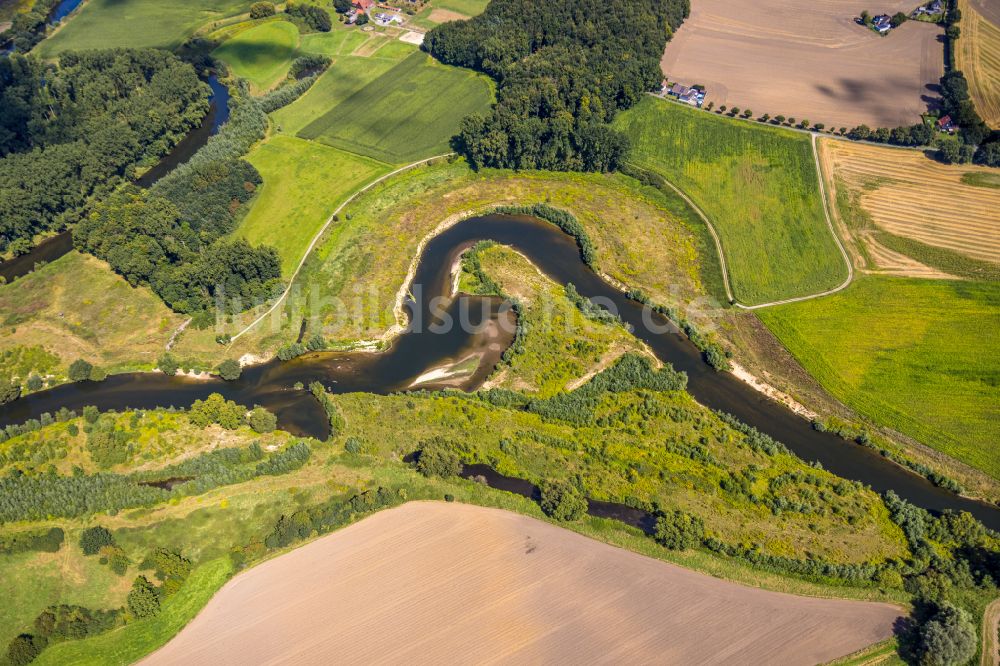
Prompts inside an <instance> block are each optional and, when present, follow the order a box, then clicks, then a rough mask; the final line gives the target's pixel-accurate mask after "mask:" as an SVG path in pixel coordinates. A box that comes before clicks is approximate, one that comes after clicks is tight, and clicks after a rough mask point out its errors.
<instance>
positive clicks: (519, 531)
mask: <svg viewBox="0 0 1000 666" xmlns="http://www.w3.org/2000/svg"><path fill="white" fill-rule="evenodd" d="M898 615H899V609H897V608H895V607H893V606H890V605H887V604H877V603H868V602H855V601H845V600H827V599H815V598H807V597H796V596H793V595H787V594H780V593H776V592H768V591H764V590H759V589H755V588H748V587H742V586H740V585H737V584H734V583H729V582H725V581H722V580H719V579H715V578H712V577H710V576H706V575H704V574H700V573H695V572H692V571H688V570H686V569H683V568H680V567H677V566H674V565H670V564H666V563H664V562H660V561H657V560H653V559H650V558H647V557H644V556H641V555H638V554H635V553H631V552H628V551H625V550H621V549H618V548H614V547H612V546H609V545H606V544H602V543H600V542H597V541H592V540H590V539H588V538H586V537H583V536H581V535H579V534H576V533H574V532H571V531H568V530H563V529H560V528H559V527H556V526H554V525H550V524H548V523H543V522H540V521H537V520H534V519H531V518H527V517H524V516H521V515H518V514H514V513H508V512H505V511H501V510H498V509H485V508H481V507H476V506H471V505H463V504H446V503H438V502H415V503H410V504H406V505H404V506H402V507H399V508H396V509H392V510H390V511H385V512H382V513H379V514H377V515H375V516H372V517H370V518H367V519H365V520H363V521H361V522H359V523H356V524H355V525H352V526H350V527H348V528H346V529H344V530H342V531H341V532H339V533H336V534H333V535H330V536H327V537H324V538H322V539H319V540H317V541H314V542H313V543H311V544H309V545H306V546H303V547H302V548H299V549H297V550H294V551H292V552H290V553H288V554H286V555H282V556H280V557H278V558H276V559H274V560H271V561H269V562H266V563H264V564H262V565H260V566H258V567H255V568H254V569H252V570H250V571H249V572H247V573H244V574H241V575H240V576H238V577H236V578H235V579H233V580H232V581H230V582H229V583H228V584H227V585H226V586H225V587H223V589H222V590H221V591H219V593H218V594H217V595H216V596H215V597H214V598H213V599H212V601H211V602H209V604H208V606H207V607H206V608H205V609H204V610H203V611H202V612H201V614H200V615H198V617H197V618H195V620H194V621H192V622H191V624H190V625H188V626H187V627H186V628H185V629H184V630H183V631H182V632H181V633H180V634H179V635H178V636H177V637H176V638H175V639H174V640H173V641H171V642H170V643H168V644H167V645H166V646H165V647H164V648H162V649H161V650H160V651H158V652H156V653H154V654H153V655H151V656H150V657H149V658H147V659H146V660H145V661H144V662H143V663H144V664H187V663H211V664H245V663H248V661H253V662H254V663H260V664H267V663H270V664H273V663H279V662H280V663H290V664H307V663H331V662H332V661H333V660H336V662H337V663H388V662H392V663H444V662H455V661H460V662H463V663H483V662H489V663H494V662H514V661H516V662H521V663H525V662H527V663H541V662H556V661H558V662H560V663H583V662H586V663H621V662H622V661H628V662H632V663H649V662H656V663H688V664H691V663H714V664H722V663H780V664H815V663H824V662H827V661H829V660H831V659H833V658H836V657H838V656H842V655H845V654H849V653H852V652H854V651H856V650H858V649H860V648H862V647H864V646H866V645H869V644H871V643H874V642H877V641H879V640H883V639H885V638H887V637H889V636H890V635H891V634H892V626H893V624H894V622H895V620H896V618H897V617H898Z"/></svg>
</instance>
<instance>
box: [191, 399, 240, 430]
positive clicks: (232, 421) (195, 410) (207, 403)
mask: <svg viewBox="0 0 1000 666" xmlns="http://www.w3.org/2000/svg"><path fill="white" fill-rule="evenodd" d="M188 415H189V418H190V419H191V423H193V424H194V425H196V426H198V427H199V428H204V427H206V426H209V425H211V424H213V423H215V424H218V425H221V426H222V427H223V428H225V429H226V430H235V429H236V428H239V427H240V426H241V425H243V422H244V417H245V415H246V408H245V407H242V406H240V405H237V404H236V403H235V402H233V401H232V400H226V399H225V398H223V397H222V395H221V394H219V393H212V394H211V395H209V396H208V397H207V398H205V399H204V400H195V401H194V403H193V404H192V405H191V409H190V410H189V412H188Z"/></svg>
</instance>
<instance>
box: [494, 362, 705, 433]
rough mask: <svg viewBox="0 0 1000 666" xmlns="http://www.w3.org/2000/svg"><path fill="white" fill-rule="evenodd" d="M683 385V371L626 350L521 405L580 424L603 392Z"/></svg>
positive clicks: (498, 395)
mask: <svg viewBox="0 0 1000 666" xmlns="http://www.w3.org/2000/svg"><path fill="white" fill-rule="evenodd" d="M686 386H687V375H686V374H684V373H683V372H676V371H675V370H674V369H673V368H671V367H670V366H669V365H665V366H664V367H663V368H660V369H659V370H656V369H654V368H653V365H652V362H651V361H650V360H649V359H648V358H646V357H645V356H639V355H638V354H632V353H629V354H624V355H623V356H622V357H621V358H619V359H618V360H617V361H616V362H615V363H614V365H612V366H611V367H610V368H608V369H607V370H604V371H603V372H600V373H598V374H597V375H595V376H594V377H593V379H591V380H590V381H589V382H587V383H586V384H584V385H583V386H581V387H580V388H578V389H576V390H574V391H571V392H569V393H557V394H556V395H554V396H552V397H551V398H535V399H530V400H529V401H528V402H527V404H526V405H525V407H524V408H525V409H527V411H529V412H533V413H535V414H538V415H539V416H541V417H543V418H546V419H557V420H561V421H566V422H568V423H575V424H584V423H588V422H590V421H591V420H592V419H593V415H594V408H595V407H596V406H597V403H598V401H599V400H600V398H601V396H602V395H603V394H604V393H607V392H611V393H622V392H625V391H632V390H635V389H645V390H649V391H683V390H684V388H685V387H686ZM481 395H482V396H483V397H484V398H485V399H487V400H491V401H492V400H494V399H498V400H500V401H503V402H507V401H511V402H513V401H516V400H517V398H512V397H511V396H510V395H509V394H504V393H496V392H489V391H487V392H483V393H482V394H481Z"/></svg>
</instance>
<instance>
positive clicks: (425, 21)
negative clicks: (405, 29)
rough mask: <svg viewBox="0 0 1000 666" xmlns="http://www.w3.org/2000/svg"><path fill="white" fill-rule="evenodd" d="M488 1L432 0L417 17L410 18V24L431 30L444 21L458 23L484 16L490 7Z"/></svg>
mask: <svg viewBox="0 0 1000 666" xmlns="http://www.w3.org/2000/svg"><path fill="white" fill-rule="evenodd" d="M488 4H489V2H488V0H432V2H429V3H428V4H427V6H426V7H424V8H423V9H421V10H420V11H419V12H417V14H416V15H415V16H412V17H410V21H409V22H410V23H412V24H414V25H416V26H418V27H421V28H424V29H427V30H430V29H431V28H433V27H435V26H437V25H440V24H441V23H442V22H443V21H445V20H447V21H458V20H463V19H466V18H470V17H473V16H478V15H479V14H482V13H483V11H484V10H485V9H486V5H488Z"/></svg>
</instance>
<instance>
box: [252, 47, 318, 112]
mask: <svg viewBox="0 0 1000 666" xmlns="http://www.w3.org/2000/svg"><path fill="white" fill-rule="evenodd" d="M296 62H298V60H296ZM293 64H294V63H293ZM318 78H319V74H311V75H310V76H306V77H304V78H301V79H299V80H298V81H293V82H292V83H287V84H285V85H283V86H281V87H280V88H278V89H277V90H272V91H271V92H269V93H267V94H266V95H264V96H263V97H261V98H260V100H259V104H260V108H261V110H262V111H264V113H271V112H273V111H277V110H278V109H280V108H282V107H284V106H288V105H289V104H291V103H292V102H294V101H295V100H297V99H298V98H299V97H301V96H302V93H304V92H305V91H307V90H309V88H311V87H312V84H314V83H315V82H316V79H318Z"/></svg>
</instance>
